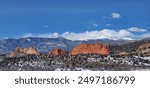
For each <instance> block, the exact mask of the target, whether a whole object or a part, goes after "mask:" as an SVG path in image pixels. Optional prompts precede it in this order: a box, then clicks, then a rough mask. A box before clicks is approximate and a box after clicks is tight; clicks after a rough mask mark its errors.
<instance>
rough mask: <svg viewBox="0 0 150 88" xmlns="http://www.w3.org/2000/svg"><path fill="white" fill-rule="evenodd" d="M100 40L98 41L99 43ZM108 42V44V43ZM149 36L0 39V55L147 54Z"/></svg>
mask: <svg viewBox="0 0 150 88" xmlns="http://www.w3.org/2000/svg"><path fill="white" fill-rule="evenodd" d="M99 42H100V43H99ZM108 44H109V45H108ZM149 45H150V38H147V39H143V40H132V41H127V40H109V39H100V40H87V41H71V40H67V39H65V38H62V37H59V38H31V37H29V38H21V39H5V40H0V55H2V54H9V56H10V57H13V56H16V57H19V56H25V55H29V54H31V55H32V54H34V55H39V54H44V53H47V54H54V55H77V54H99V55H110V54H119V55H129V54H148V55H149V51H150V50H149Z"/></svg>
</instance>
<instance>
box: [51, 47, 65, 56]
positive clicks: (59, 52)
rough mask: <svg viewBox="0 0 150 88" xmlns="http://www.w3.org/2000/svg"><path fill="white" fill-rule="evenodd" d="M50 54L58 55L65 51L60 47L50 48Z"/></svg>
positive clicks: (63, 53)
mask: <svg viewBox="0 0 150 88" xmlns="http://www.w3.org/2000/svg"><path fill="white" fill-rule="evenodd" d="M49 54H50V55H55V56H60V55H65V51H63V50H62V49H60V48H55V49H54V50H52V51H51V52H50V53H49Z"/></svg>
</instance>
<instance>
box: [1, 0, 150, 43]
mask: <svg viewBox="0 0 150 88" xmlns="http://www.w3.org/2000/svg"><path fill="white" fill-rule="evenodd" d="M149 6H150V0H0V39H3V38H19V37H22V36H23V37H28V36H29V37H37V36H40V37H57V36H63V37H65V38H68V39H72V40H76V39H78V38H79V37H80V38H81V37H83V38H81V39H90V38H94V39H95V38H144V37H150V31H149V28H150V10H149ZM105 32H106V33H105ZM107 32H110V33H109V35H111V36H109V35H107ZM113 33H116V35H117V36H114V35H112V34H113ZM93 34H95V36H94V35H93ZM98 34H101V36H96V35H98ZM103 34H104V35H103ZM124 34H125V35H124ZM84 35H85V36H86V37H85V36H84ZM89 35H90V36H89ZM122 35H123V36H122ZM118 36H119V37H118ZM139 36H140V37H139Z"/></svg>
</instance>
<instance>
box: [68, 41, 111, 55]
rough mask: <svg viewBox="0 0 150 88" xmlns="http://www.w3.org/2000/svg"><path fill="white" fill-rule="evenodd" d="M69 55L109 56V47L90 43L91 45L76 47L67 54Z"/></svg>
mask: <svg viewBox="0 0 150 88" xmlns="http://www.w3.org/2000/svg"><path fill="white" fill-rule="evenodd" d="M69 54H70V55H77V54H100V55H109V54H110V53H109V46H108V45H107V44H106V45H102V44H100V43H92V44H81V45H79V46H76V47H75V48H74V49H73V50H72V51H70V53H69Z"/></svg>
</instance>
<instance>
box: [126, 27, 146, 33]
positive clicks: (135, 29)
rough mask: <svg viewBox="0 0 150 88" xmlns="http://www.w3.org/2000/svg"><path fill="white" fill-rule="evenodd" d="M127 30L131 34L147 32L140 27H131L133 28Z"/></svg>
mask: <svg viewBox="0 0 150 88" xmlns="http://www.w3.org/2000/svg"><path fill="white" fill-rule="evenodd" d="M127 30H128V31H131V32H146V31H147V30H146V29H143V28H138V27H131V28H128V29H127Z"/></svg>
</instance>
